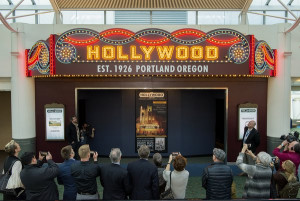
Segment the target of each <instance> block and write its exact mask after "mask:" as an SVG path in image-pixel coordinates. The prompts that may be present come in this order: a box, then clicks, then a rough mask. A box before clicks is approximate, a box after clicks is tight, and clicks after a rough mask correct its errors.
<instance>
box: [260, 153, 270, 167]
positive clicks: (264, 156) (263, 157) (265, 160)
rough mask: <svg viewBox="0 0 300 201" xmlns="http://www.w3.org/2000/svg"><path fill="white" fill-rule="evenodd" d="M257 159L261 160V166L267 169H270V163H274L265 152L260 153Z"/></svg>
mask: <svg viewBox="0 0 300 201" xmlns="http://www.w3.org/2000/svg"><path fill="white" fill-rule="evenodd" d="M257 158H258V159H259V161H260V162H261V164H263V165H264V166H266V167H268V166H269V165H270V163H271V162H272V158H271V156H270V155H269V154H268V153H266V152H264V151H262V152H259V153H258V154H257Z"/></svg>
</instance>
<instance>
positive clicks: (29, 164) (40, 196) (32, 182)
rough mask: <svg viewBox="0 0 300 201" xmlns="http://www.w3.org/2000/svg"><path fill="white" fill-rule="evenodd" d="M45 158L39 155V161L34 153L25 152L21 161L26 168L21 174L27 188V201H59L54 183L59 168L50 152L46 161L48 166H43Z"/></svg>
mask: <svg viewBox="0 0 300 201" xmlns="http://www.w3.org/2000/svg"><path fill="white" fill-rule="evenodd" d="M42 160H43V157H42V156H41V154H39V161H38V160H37V159H36V158H35V154H34V153H33V152H25V153H24V154H23V155H22V157H21V161H22V164H23V165H24V166H25V167H24V169H23V170H22V171H21V173H20V177H21V181H22V183H23V184H24V186H25V189H26V190H25V192H26V200H58V190H57V186H56V183H55V181H54V179H55V177H57V175H58V166H57V164H56V163H54V161H53V160H52V155H51V154H50V152H48V154H47V156H46V160H47V163H48V166H42V162H41V161H42Z"/></svg>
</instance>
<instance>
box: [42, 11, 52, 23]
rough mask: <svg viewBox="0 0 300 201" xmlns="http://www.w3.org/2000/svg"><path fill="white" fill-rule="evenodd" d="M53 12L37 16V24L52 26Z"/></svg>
mask: <svg viewBox="0 0 300 201" xmlns="http://www.w3.org/2000/svg"><path fill="white" fill-rule="evenodd" d="M53 20H54V12H52V13H45V14H41V15H39V24H53Z"/></svg>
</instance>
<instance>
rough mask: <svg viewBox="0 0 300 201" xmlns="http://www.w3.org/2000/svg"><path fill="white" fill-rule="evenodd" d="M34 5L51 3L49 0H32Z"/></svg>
mask: <svg viewBox="0 0 300 201" xmlns="http://www.w3.org/2000/svg"><path fill="white" fill-rule="evenodd" d="M34 1H35V3H36V5H51V3H50V1H49V0H34Z"/></svg>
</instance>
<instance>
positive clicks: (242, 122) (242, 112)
mask: <svg viewBox="0 0 300 201" xmlns="http://www.w3.org/2000/svg"><path fill="white" fill-rule="evenodd" d="M239 117H240V118H239V127H240V128H239V140H242V139H243V136H244V131H245V130H244V129H245V126H248V123H249V122H250V121H255V122H257V108H240V109H239ZM255 129H257V123H256V125H255Z"/></svg>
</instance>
